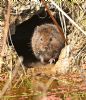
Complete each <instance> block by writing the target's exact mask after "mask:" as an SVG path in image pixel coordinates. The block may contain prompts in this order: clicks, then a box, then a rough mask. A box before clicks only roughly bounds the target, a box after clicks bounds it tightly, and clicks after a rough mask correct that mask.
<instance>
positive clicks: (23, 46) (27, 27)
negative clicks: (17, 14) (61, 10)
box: [11, 11, 60, 66]
mask: <svg viewBox="0 0 86 100" xmlns="http://www.w3.org/2000/svg"><path fill="white" fill-rule="evenodd" d="M43 12H44V11H43ZM43 12H37V14H35V15H34V16H33V17H32V18H31V19H29V20H27V21H25V22H23V23H22V24H20V25H17V26H16V32H15V34H14V35H12V36H11V37H12V42H13V44H14V47H15V49H16V51H17V53H18V55H19V56H22V57H23V59H24V61H23V63H24V65H26V66H27V64H31V63H32V62H37V59H36V58H35V56H34V54H33V52H32V49H31V37H32V35H33V32H34V28H35V27H36V26H37V25H41V24H44V23H53V21H52V19H51V18H50V16H49V15H48V14H47V16H46V17H45V18H40V17H39V16H38V14H40V16H41V14H42V15H43ZM56 19H57V21H58V23H59V24H60V21H59V18H58V16H57V18H56Z"/></svg>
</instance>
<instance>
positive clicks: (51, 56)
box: [31, 24, 65, 63]
mask: <svg viewBox="0 0 86 100" xmlns="http://www.w3.org/2000/svg"><path fill="white" fill-rule="evenodd" d="M31 45H32V50H33V53H34V55H35V56H36V58H37V59H40V61H41V62H42V63H45V62H50V63H52V62H53V60H55V59H57V58H58V57H59V54H60V51H61V49H62V48H63V47H64V45H65V42H64V40H63V38H62V36H61V34H60V33H58V32H57V28H56V26H55V25H53V24H43V25H40V26H37V27H36V28H35V30H34V33H33V36H32V39H31Z"/></svg>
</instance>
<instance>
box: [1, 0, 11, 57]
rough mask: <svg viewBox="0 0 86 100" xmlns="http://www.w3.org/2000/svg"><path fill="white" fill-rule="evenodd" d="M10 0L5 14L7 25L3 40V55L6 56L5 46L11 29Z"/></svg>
mask: <svg viewBox="0 0 86 100" xmlns="http://www.w3.org/2000/svg"><path fill="white" fill-rule="evenodd" d="M10 11H11V8H10V0H8V7H7V14H6V15H5V26H4V32H3V41H2V44H3V46H2V51H1V56H2V57H3V56H4V52H5V46H6V39H7V35H8V30H9V21H10Z"/></svg>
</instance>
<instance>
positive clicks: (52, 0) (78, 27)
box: [50, 0, 86, 35]
mask: <svg viewBox="0 0 86 100" xmlns="http://www.w3.org/2000/svg"><path fill="white" fill-rule="evenodd" d="M50 1H51V3H52V4H53V5H54V6H55V7H56V8H57V9H58V10H59V11H60V12H61V13H62V14H63V15H64V16H65V17H66V18H67V19H69V20H70V22H71V23H72V24H73V25H75V26H76V27H77V28H78V29H79V30H80V31H81V32H82V33H83V34H85V35H86V32H85V31H84V30H83V29H82V28H81V27H79V25H78V24H76V23H75V22H74V21H73V20H72V19H71V18H70V17H69V16H68V15H67V14H66V13H65V12H64V11H63V10H62V9H61V8H60V7H59V6H58V5H57V4H56V3H55V2H54V1H53V0H50Z"/></svg>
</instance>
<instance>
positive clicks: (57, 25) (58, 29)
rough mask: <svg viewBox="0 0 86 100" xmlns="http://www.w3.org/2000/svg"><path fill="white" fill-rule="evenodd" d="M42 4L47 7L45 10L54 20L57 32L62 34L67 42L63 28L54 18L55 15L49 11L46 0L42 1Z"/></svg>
mask: <svg viewBox="0 0 86 100" xmlns="http://www.w3.org/2000/svg"><path fill="white" fill-rule="evenodd" d="M41 2H42V3H43V5H44V6H45V8H46V10H47V12H48V13H49V15H50V17H51V19H52V20H53V22H54V24H55V25H56V27H57V31H58V32H59V33H60V34H61V36H62V38H63V39H64V40H65V37H64V33H63V31H62V29H61V27H60V26H59V24H58V23H57V21H56V20H55V18H54V17H53V15H52V14H51V11H50V10H49V8H48V6H47V4H46V3H45V0H41Z"/></svg>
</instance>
